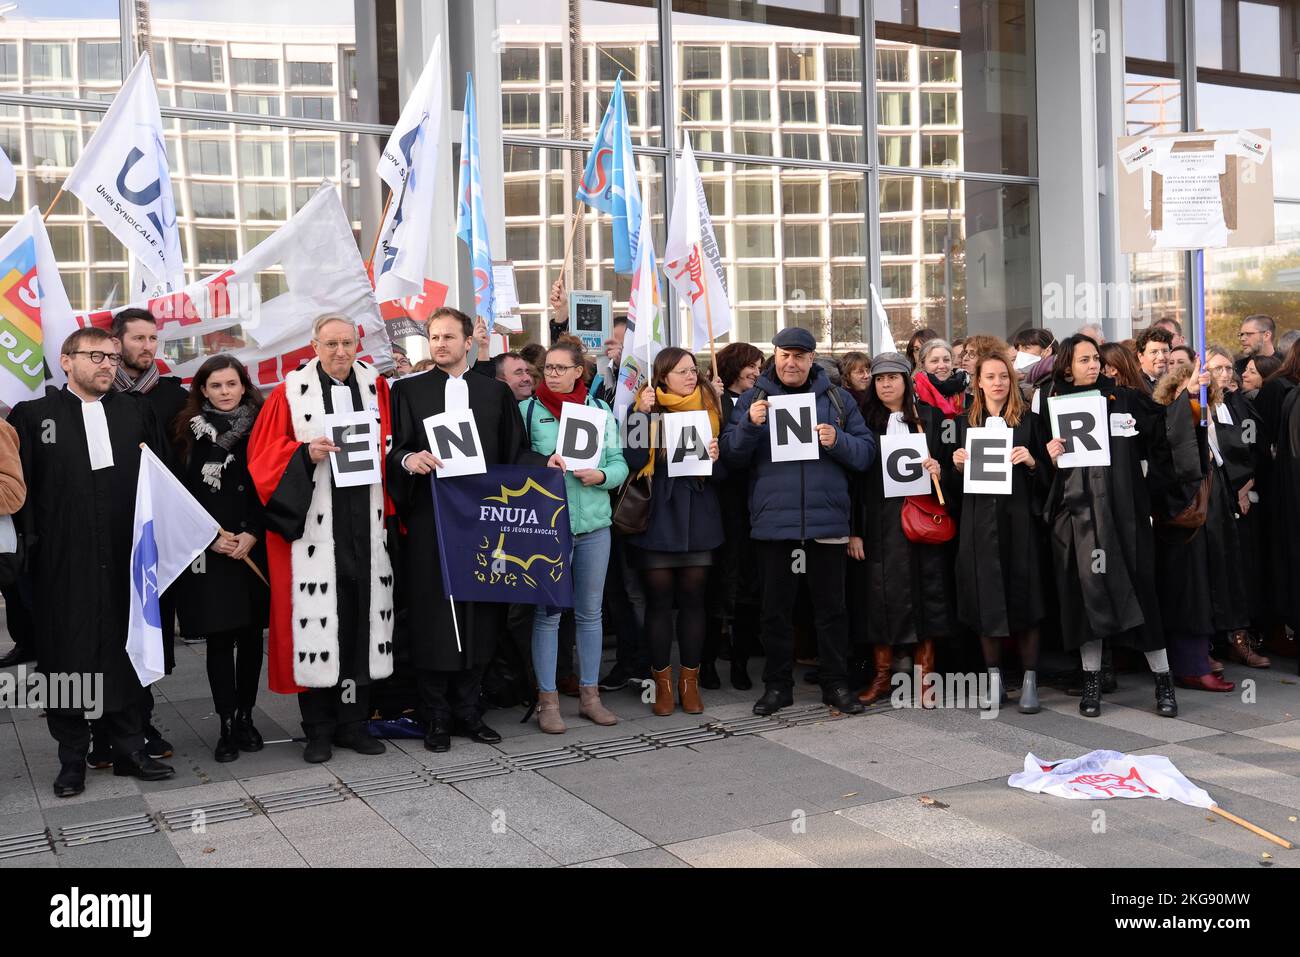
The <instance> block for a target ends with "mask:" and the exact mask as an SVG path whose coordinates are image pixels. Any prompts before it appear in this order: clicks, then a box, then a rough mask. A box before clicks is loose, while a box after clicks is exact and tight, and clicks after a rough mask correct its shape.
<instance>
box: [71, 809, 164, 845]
mask: <svg viewBox="0 0 1300 957" xmlns="http://www.w3.org/2000/svg"><path fill="white" fill-rule="evenodd" d="M157 833H158V825H157V824H156V823H155V822H154V819H153V818H152V817H150V816H149V815H148V814H143V813H142V814H132V815H130V816H128V817H115V818H112V819H110V820H107V821H94V822H92V823H90V824H69V825H66V826H64V827H61V828H59V837H58V841H59V842H60V843H62V844H63V846H64V847H82V846H84V845H86V844H103V843H104V842H105V841H118V840H121V839H122V838H125V837H144V836H145V835H147V834H157Z"/></svg>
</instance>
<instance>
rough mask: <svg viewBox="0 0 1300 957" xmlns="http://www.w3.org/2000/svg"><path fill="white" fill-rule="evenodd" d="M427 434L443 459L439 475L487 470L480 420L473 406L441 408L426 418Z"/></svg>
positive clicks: (445, 476)
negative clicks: (478, 420) (442, 409)
mask: <svg viewBox="0 0 1300 957" xmlns="http://www.w3.org/2000/svg"><path fill="white" fill-rule="evenodd" d="M424 434H425V436H426V437H427V438H428V440H429V450H430V451H431V452H433V457H434V458H436V459H437V460H438V461H440V462H441V463H442V467H441V468H438V469H435V471H436V472H437V473H438V478H454V477H455V476H457V475H479V474H481V473H483V472H486V471H487V459H486V458H485V457H484V455H483V443H482V442H481V441H479V437H478V423H476V422H475V421H474V413H473V412H471V411H470V410H469V409H455V410H453V411H451V412H439V413H438V414H437V415H431V416H429V417H428V418H427V419H425V420H424Z"/></svg>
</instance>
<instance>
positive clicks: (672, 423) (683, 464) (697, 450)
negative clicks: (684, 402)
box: [664, 409, 713, 478]
mask: <svg viewBox="0 0 1300 957" xmlns="http://www.w3.org/2000/svg"><path fill="white" fill-rule="evenodd" d="M712 438H713V426H711V425H710V424H709V413H707V412H705V411H704V410H703V409H700V410H698V411H695V412H665V413H664V452H665V454H666V455H667V456H668V474H669V475H670V476H671V477H673V478H676V477H677V476H679V475H712V474H713V460H712V459H710V458H709V442H710V440H711V439H712Z"/></svg>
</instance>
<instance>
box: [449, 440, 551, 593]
mask: <svg viewBox="0 0 1300 957" xmlns="http://www.w3.org/2000/svg"><path fill="white" fill-rule="evenodd" d="M430 481H431V482H433V508H434V516H435V519H436V521H437V526H438V551H439V557H440V558H441V560H442V561H441V564H442V587H443V590H444V591H445V592H446V593H447V595H448V596H450V597H453V598H455V599H456V600H457V601H496V602H519V603H521V604H525V605H546V606H548V607H551V608H571V607H573V580H572V576H571V574H570V564H571V562H572V557H573V540H572V536H571V535H570V533H569V506H568V500H567V499H566V497H565V492H564V473H563V472H561V471H560V470H559V469H549V468H524V467H522V466H518V465H494V466H491V467H490V468H489V469H488V470H487V471H486V472H484V473H482V474H480V475H459V476H456V477H455V478H438V477H437V476H436V475H432V476H430Z"/></svg>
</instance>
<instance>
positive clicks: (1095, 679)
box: [1079, 671, 1101, 718]
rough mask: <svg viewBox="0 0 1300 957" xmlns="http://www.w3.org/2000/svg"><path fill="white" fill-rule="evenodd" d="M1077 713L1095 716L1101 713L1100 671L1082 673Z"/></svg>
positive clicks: (1086, 716) (1087, 716)
mask: <svg viewBox="0 0 1300 957" xmlns="http://www.w3.org/2000/svg"><path fill="white" fill-rule="evenodd" d="M1079 714H1081V715H1083V716H1084V717H1085V718H1095V717H1097V716H1098V715H1100V714H1101V672H1100V671H1085V672H1084V673H1083V694H1082V695H1081V696H1080V697H1079Z"/></svg>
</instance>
